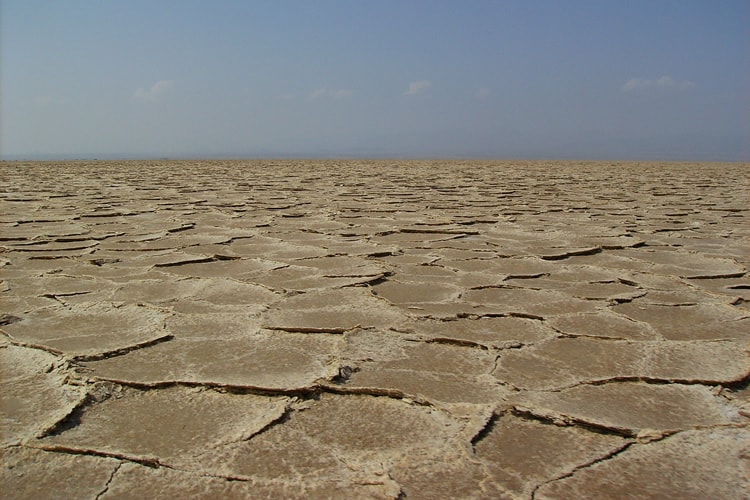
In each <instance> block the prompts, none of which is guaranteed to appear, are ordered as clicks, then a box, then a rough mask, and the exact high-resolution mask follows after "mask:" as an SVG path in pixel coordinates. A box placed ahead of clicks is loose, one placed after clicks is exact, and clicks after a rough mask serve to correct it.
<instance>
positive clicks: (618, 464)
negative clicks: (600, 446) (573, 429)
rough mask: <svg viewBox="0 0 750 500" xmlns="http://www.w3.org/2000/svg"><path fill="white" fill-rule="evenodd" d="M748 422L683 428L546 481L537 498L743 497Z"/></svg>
mask: <svg viewBox="0 0 750 500" xmlns="http://www.w3.org/2000/svg"><path fill="white" fill-rule="evenodd" d="M749 447H750V432H748V430H747V428H739V429H721V428H719V429H706V430H697V431H684V432H680V433H678V434H676V435H674V436H671V437H668V438H666V439H663V440H661V441H657V442H653V443H646V444H636V445H633V446H631V447H630V448H628V449H627V450H625V451H624V452H622V453H620V454H619V455H617V456H616V457H614V458H612V459H611V460H607V461H602V462H599V463H595V464H593V465H592V466H590V467H586V468H584V469H581V470H578V471H576V472H574V473H573V474H572V475H570V476H569V477H564V478H562V479H559V480H557V481H554V482H551V483H548V484H545V485H543V486H542V487H541V488H539V490H538V491H537V494H536V497H537V498H550V499H551V498H580V497H581V496H585V497H591V496H594V497H597V496H603V497H609V498H615V497H622V498H625V497H628V498H676V497H679V498H744V497H746V496H747V492H748V491H750V479H748V478H749V477H750V476H748V473H747V471H748V467H749V466H750V463H748V456H747V450H748V448H749Z"/></svg>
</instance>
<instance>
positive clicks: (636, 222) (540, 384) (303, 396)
mask: <svg viewBox="0 0 750 500" xmlns="http://www.w3.org/2000/svg"><path fill="white" fill-rule="evenodd" d="M0 167H1V168H2V178H3V184H4V186H5V188H4V192H3V193H2V198H1V199H0V245H1V247H0V248H2V253H1V254H0V266H1V267H0V273H1V274H0V276H1V278H2V281H1V282H0V291H1V293H2V295H0V297H1V298H2V316H0V329H1V330H2V335H0V368H1V369H2V376H1V377H0V395H1V396H2V410H1V413H2V415H1V417H2V428H1V430H2V434H1V435H0V436H1V438H2V439H1V441H2V443H1V445H0V446H1V451H0V453H1V454H2V458H1V459H0V463H2V470H1V472H0V474H1V476H0V484H2V490H3V496H6V497H12V498H40V497H52V496H61V497H67V498H103V499H106V498H118V497H125V498H138V497H141V498H154V497H222V498H247V497H253V498H259V497H270V498H394V499H395V498H540V499H541V498H582V497H588V498H611V497H618V498H621V497H633V498H653V497H672V498H715V499H718V498H742V497H745V496H746V495H747V492H748V491H750V484H749V483H748V477H750V473H749V471H750V468H749V462H748V461H749V458H750V428H749V426H750V389H748V380H749V374H750V358H749V357H748V344H749V342H750V311H749V309H750V276H749V275H748V267H749V266H750V181H749V180H748V179H750V166H749V165H747V164H679V163H663V164H659V163H615V162H609V163H603V162H599V163H594V162H588V163H587V162H521V161H516V162H510V161H508V162H495V161H485V162H462V161H395V160H394V161H140V162H135V161H132V162H66V163H29V162H6V163H2V164H1V165H0Z"/></svg>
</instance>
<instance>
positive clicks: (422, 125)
mask: <svg viewBox="0 0 750 500" xmlns="http://www.w3.org/2000/svg"><path fill="white" fill-rule="evenodd" d="M0 97H1V101H0V105H1V107H0V154H1V155H2V158H4V159H16V158H28V159H65V158H94V157H99V158H139V157H170V158H189V157H204V158H224V157H329V158H335V157H373V158H377V157H432V158H436V157H441V158H452V157H462V158H486V157H494V158H532V159H533V158H565V159H623V160H628V159H643V160H695V161H708V160H717V161H750V2H748V1H747V0H723V1H720V2H709V1H699V0H694V1H684V0H678V1H672V0H660V1H653V0H647V1H641V0H631V1H621V0H618V1H609V0H587V1H580V0H568V1H558V0H549V1H545V0H530V1H501V0H498V1H481V0H473V1H468V2H461V1H457V0H455V1H438V0H430V1H374V2H364V1H354V0H352V1H325V0H315V1H292V0H279V1H260V0H259V1H249V2H248V1H220V0H219V1H212V2H209V1H197V0H195V1H192V0H159V1H153V0H150V1H140V0H129V1H125V2H92V1H75V0H70V1H65V2H60V1H28V0H2V2H0Z"/></svg>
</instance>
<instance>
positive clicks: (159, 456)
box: [40, 387, 288, 469]
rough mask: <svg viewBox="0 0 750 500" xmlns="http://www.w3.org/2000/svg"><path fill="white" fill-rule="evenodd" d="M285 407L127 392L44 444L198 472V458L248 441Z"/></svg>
mask: <svg viewBox="0 0 750 500" xmlns="http://www.w3.org/2000/svg"><path fill="white" fill-rule="evenodd" d="M287 403H288V400H287V398H284V397H267V396H254V395H250V394H244V395H243V394H229V393H220V392H217V391H214V390H205V389H200V388H185V387H167V388H162V389H159V390H146V391H144V390H138V389H127V390H125V391H123V392H121V393H119V394H118V395H117V396H113V397H110V398H109V399H106V400H104V401H102V402H98V403H94V404H91V405H89V406H87V407H85V408H83V410H82V411H81V413H80V415H78V417H77V419H76V421H75V422H71V424H70V425H68V426H65V427H63V428H62V429H61V430H60V432H59V433H57V434H55V435H52V436H49V437H46V438H44V439H43V440H41V442H40V443H41V444H42V445H44V446H45V447H47V448H55V447H57V448H73V449H83V450H86V449H90V450H96V451H97V452H98V453H105V454H112V455H115V456H126V457H131V458H132V459H135V460H139V461H152V462H156V463H164V464H167V465H179V466H181V467H188V468H192V469H195V467H196V465H195V463H194V459H195V457H197V456H199V455H201V454H202V453H205V452H206V451H207V450H209V449H211V448H216V447H220V446H222V445H224V444H227V443H232V442H236V441H242V440H246V439H249V438H250V437H251V436H253V435H254V434H256V433H257V432H259V431H260V430H261V429H263V428H264V427H266V426H268V425H269V424H271V423H272V422H274V421H276V420H277V419H279V418H280V417H281V416H282V415H283V414H284V412H285V411H286V405H287Z"/></svg>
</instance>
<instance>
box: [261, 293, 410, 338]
mask: <svg viewBox="0 0 750 500" xmlns="http://www.w3.org/2000/svg"><path fill="white" fill-rule="evenodd" d="M401 317H402V316H401V314H400V313H399V312H398V310H397V309H396V308H394V307H392V306H390V305H389V304H388V302H386V301H384V300H382V299H378V298H377V297H375V296H373V295H372V293H371V292H370V291H369V290H367V289H364V288H345V289H340V290H325V291H315V292H308V293H304V294H300V295H294V296H292V297H289V298H287V299H285V300H283V301H281V302H279V303H278V304H276V305H274V306H273V308H272V309H271V310H269V311H268V312H267V313H266V314H265V315H264V316H263V324H264V326H265V327H266V328H269V329H273V330H284V331H300V332H311V333H315V332H323V333H325V332H329V333H343V332H345V331H347V330H352V329H354V328H358V327H361V328H369V327H375V328H387V327H389V326H390V325H392V324H396V323H397V322H399V321H400V319H401Z"/></svg>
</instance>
